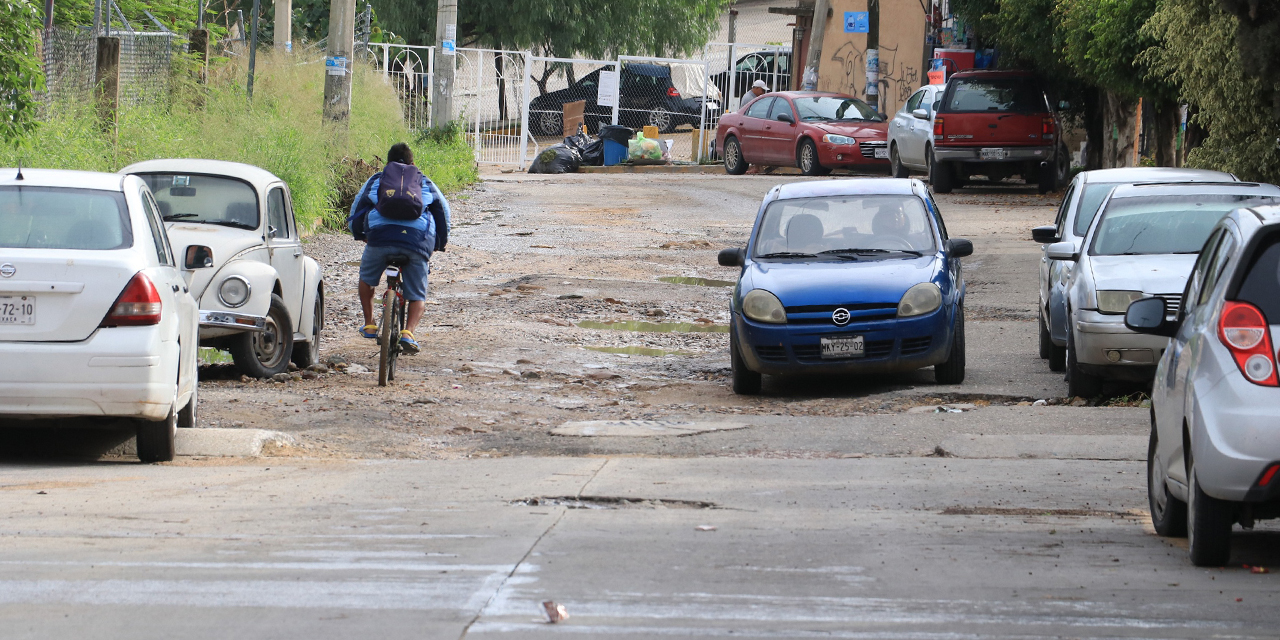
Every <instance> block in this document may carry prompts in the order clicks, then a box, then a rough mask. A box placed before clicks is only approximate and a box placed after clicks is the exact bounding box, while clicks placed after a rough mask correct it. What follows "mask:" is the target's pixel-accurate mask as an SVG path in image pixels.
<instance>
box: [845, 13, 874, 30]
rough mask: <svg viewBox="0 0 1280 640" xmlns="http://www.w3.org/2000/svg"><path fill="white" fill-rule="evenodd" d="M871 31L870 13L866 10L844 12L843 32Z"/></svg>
mask: <svg viewBox="0 0 1280 640" xmlns="http://www.w3.org/2000/svg"><path fill="white" fill-rule="evenodd" d="M870 31H871V15H870V14H869V13H868V12H866V11H846V12H844V32H845V33H868V32H870Z"/></svg>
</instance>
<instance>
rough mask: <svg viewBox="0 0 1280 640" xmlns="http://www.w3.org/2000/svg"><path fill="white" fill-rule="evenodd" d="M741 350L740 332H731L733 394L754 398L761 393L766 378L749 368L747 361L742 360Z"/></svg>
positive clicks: (730, 351) (730, 364)
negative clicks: (761, 386)
mask: <svg viewBox="0 0 1280 640" xmlns="http://www.w3.org/2000/svg"><path fill="white" fill-rule="evenodd" d="M741 348H742V345H741V344H740V343H739V342H738V332H737V331H736V330H731V331H730V332H729V367H730V371H731V372H732V374H733V392H734V393H736V394H738V395H740V396H754V395H757V394H759V393H760V385H761V383H762V381H763V378H764V376H762V375H760V373H758V372H756V371H752V370H751V369H748V368H747V363H746V361H745V360H743V359H742V352H740V351H739V349H741Z"/></svg>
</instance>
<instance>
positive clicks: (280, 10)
mask: <svg viewBox="0 0 1280 640" xmlns="http://www.w3.org/2000/svg"><path fill="white" fill-rule="evenodd" d="M275 5H276V9H275V11H276V15H275V33H276V37H275V47H276V49H277V50H279V51H283V52H285V53H289V52H291V51H293V0H276V1H275Z"/></svg>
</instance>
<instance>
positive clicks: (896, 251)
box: [822, 249, 924, 257]
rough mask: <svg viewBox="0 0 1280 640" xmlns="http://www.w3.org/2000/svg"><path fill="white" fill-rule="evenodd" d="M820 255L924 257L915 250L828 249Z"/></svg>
mask: <svg viewBox="0 0 1280 640" xmlns="http://www.w3.org/2000/svg"><path fill="white" fill-rule="evenodd" d="M822 253H835V254H840V253H910V254H913V255H915V256H916V257H921V256H923V255H924V254H923V253H921V252H919V251H916V250H915V249H830V250H827V251H823V252H822Z"/></svg>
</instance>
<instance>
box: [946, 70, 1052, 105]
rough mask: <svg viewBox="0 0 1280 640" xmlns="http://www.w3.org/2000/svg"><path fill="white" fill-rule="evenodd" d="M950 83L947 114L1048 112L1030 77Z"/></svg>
mask: <svg viewBox="0 0 1280 640" xmlns="http://www.w3.org/2000/svg"><path fill="white" fill-rule="evenodd" d="M953 82H954V83H955V84H954V86H953V88H952V89H951V95H950V97H949V98H948V99H947V101H946V105H947V106H946V110H947V111H1016V112H1020V113H1045V112H1048V111H1049V105H1048V103H1047V102H1045V98H1044V92H1043V91H1041V90H1040V87H1039V86H1037V84H1036V83H1035V82H1033V81H1031V80H1030V79H1029V78H982V79H977V78H974V79H967V78H961V79H959V80H954V81H953Z"/></svg>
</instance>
